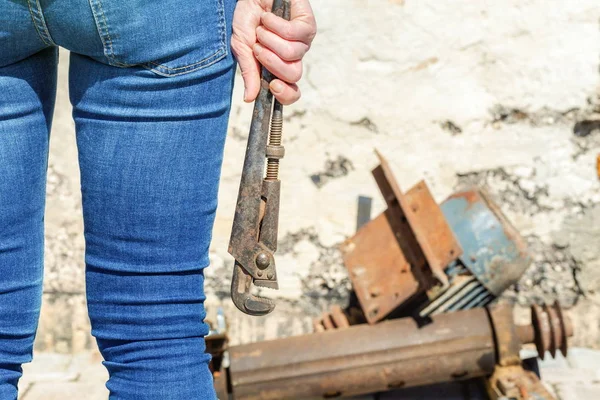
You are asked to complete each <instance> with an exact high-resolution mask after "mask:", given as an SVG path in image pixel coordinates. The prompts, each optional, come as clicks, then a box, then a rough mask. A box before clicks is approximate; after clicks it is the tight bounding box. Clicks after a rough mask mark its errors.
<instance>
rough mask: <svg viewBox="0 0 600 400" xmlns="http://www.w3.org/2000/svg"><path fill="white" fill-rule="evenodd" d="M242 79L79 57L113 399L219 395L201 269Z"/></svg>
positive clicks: (93, 276)
mask: <svg viewBox="0 0 600 400" xmlns="http://www.w3.org/2000/svg"><path fill="white" fill-rule="evenodd" d="M233 75H234V62H233V59H232V58H231V56H229V55H228V56H227V57H226V58H225V59H223V60H221V61H219V62H217V63H216V64H214V65H211V66H209V67H207V68H204V69H201V70H199V71H195V72H191V73H186V74H183V75H179V76H172V77H162V76H158V75H157V74H155V73H154V72H151V71H149V70H147V69H143V68H139V67H131V68H117V67H113V66H108V65H106V64H102V63H99V62H97V61H94V60H92V59H90V58H88V57H85V56H81V55H77V54H72V56H71V72H70V83H71V86H70V90H71V101H72V103H73V106H74V118H75V122H76V129H77V143H78V148H79V163H80V169H81V186H82V188H81V189H82V195H83V213H84V223H85V239H86V279H87V297H88V309H89V314H90V319H91V322H92V334H93V335H94V336H95V337H96V339H97V342H98V345H99V347H100V351H101V352H102V354H103V356H104V358H105V362H104V364H105V366H106V368H107V369H108V371H109V374H110V379H109V381H108V383H107V387H108V389H109V390H110V393H111V395H110V398H111V399H114V400H117V399H118V400H133V399H140V400H142V399H143V400H153V399H156V400H193V399H210V400H214V399H215V398H216V396H215V393H214V391H213V388H212V377H211V374H210V372H209V369H208V361H209V356H208V355H206V354H204V351H205V345H204V339H203V337H204V336H205V335H206V334H207V332H208V329H207V326H206V325H205V324H204V322H203V319H204V317H205V311H204V306H203V302H204V299H205V297H204V292H203V281H204V276H203V269H204V268H205V267H206V266H208V263H209V261H208V250H209V243H210V239H211V230H212V226H213V221H214V217H215V210H216V206H217V189H218V182H219V175H220V168H221V161H222V153H223V145H224V141H225V136H226V130H227V120H228V115H229V108H230V103H231V91H232V84H233Z"/></svg>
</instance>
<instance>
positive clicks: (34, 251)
mask: <svg viewBox="0 0 600 400" xmlns="http://www.w3.org/2000/svg"><path fill="white" fill-rule="evenodd" d="M57 60H58V54H57V51H56V49H53V48H49V49H46V50H44V51H42V52H40V53H37V54H35V55H33V56H30V57H28V58H26V59H24V60H22V61H19V62H17V63H13V64H11V65H9V66H6V67H2V68H0V93H1V95H0V171H2V172H1V174H2V177H1V178H0V398H2V399H9V398H13V394H14V396H15V398H16V394H15V393H16V380H17V379H18V377H19V376H20V374H21V369H20V364H21V363H23V362H28V361H31V352H32V348H33V341H34V338H35V332H36V328H37V321H38V315H39V311H40V303H41V292H42V275H43V249H44V246H43V241H44V226H43V221H44V202H45V184H46V167H47V158H48V138H49V132H50V125H51V119H52V111H53V106H54V97H55V91H56V68H57Z"/></svg>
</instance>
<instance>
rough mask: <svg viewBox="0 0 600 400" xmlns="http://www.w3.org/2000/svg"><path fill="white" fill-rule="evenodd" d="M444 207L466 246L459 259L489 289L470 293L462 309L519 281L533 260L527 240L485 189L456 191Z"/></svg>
mask: <svg viewBox="0 0 600 400" xmlns="http://www.w3.org/2000/svg"><path fill="white" fill-rule="evenodd" d="M441 209H442V212H443V213H444V216H445V217H446V220H447V221H448V223H449V224H450V227H451V228H452V231H453V232H454V234H455V235H456V237H457V238H458V241H459V243H460V245H461V246H462V248H463V254H462V256H461V257H460V262H461V263H462V264H463V265H464V266H465V267H466V268H467V269H468V270H469V271H470V272H471V273H472V274H473V275H474V276H475V278H476V279H477V280H478V281H479V282H480V283H481V284H482V285H483V286H484V287H485V289H487V291H488V292H489V293H488V294H485V293H483V291H481V290H480V289H477V290H476V294H474V293H469V295H468V297H469V300H465V304H461V307H459V308H461V309H464V308H465V307H466V308H472V307H471V306H472V305H474V304H476V303H477V304H478V303H480V302H482V301H485V298H486V295H489V294H491V295H493V297H498V296H500V295H501V294H502V292H503V291H504V290H506V289H507V288H508V287H509V286H511V285H513V284H514V283H516V282H517V281H518V280H519V278H520V277H521V276H522V275H523V272H524V271H525V269H526V268H527V267H528V266H529V265H530V263H531V258H530V256H529V254H528V252H527V247H526V243H525V241H524V240H523V238H522V237H521V236H520V235H519V233H518V232H517V230H516V229H515V228H514V227H513V226H512V225H511V224H510V222H509V221H508V220H507V219H506V217H505V216H504V215H503V214H502V212H501V211H500V209H499V208H498V207H497V206H496V205H495V204H494V203H493V202H492V201H491V200H490V199H489V197H488V196H487V195H486V194H485V193H484V192H482V191H479V190H471V191H465V192H460V193H456V194H454V195H452V196H451V197H449V198H448V199H447V200H446V201H444V202H443V203H442V204H441ZM453 308H454V307H453Z"/></svg>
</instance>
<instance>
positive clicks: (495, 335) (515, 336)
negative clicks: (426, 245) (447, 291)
mask: <svg viewBox="0 0 600 400" xmlns="http://www.w3.org/2000/svg"><path fill="white" fill-rule="evenodd" d="M544 318H545V317H544ZM549 318H550V317H549ZM557 318H560V321H555V322H553V321H551V320H548V321H547V323H542V324H539V326H535V325H534V326H532V327H528V326H527V325H526V326H523V327H520V326H516V325H515V323H514V320H513V318H512V308H510V307H509V306H497V307H493V308H489V309H487V308H475V309H472V310H465V311H458V312H455V313H452V314H440V315H436V316H434V317H432V319H431V320H430V321H429V322H428V323H424V324H423V321H416V320H414V319H412V318H402V319H394V320H387V321H384V322H381V323H379V324H376V325H369V324H361V325H354V326H350V327H345V328H344V329H333V330H327V331H324V332H321V333H316V334H309V335H302V336H296V337H290V338H286V339H278V340H272V341H266V342H259V343H253V344H248V345H242V346H234V347H231V348H229V350H228V352H229V360H230V367H229V369H228V370H227V371H221V372H220V373H219V374H218V375H216V376H215V387H220V388H225V387H226V388H229V393H220V396H221V397H220V398H222V399H227V398H231V399H233V400H241V399H247V400H258V399H261V400H275V399H278V400H279V399H323V398H334V397H348V396H354V395H360V394H366V393H376V392H384V391H388V390H392V389H397V388H402V387H411V386H422V385H428V384H434V383H443V382H452V381H456V380H463V379H470V378H476V377H485V376H492V375H493V374H494V371H496V369H497V368H509V367H511V368H512V367H516V366H520V359H519V357H518V355H519V350H520V349H521V346H522V345H523V344H526V343H536V342H537V341H538V340H539V339H540V335H548V333H549V332H552V331H551V329H552V328H551V325H552V324H553V323H556V322H558V323H559V324H562V325H563V326H570V322H569V321H568V320H567V319H566V318H564V317H562V315H561V316H557ZM563 334H565V335H567V336H569V335H571V334H572V330H569V329H568V328H566V329H565V330H564V331H563ZM549 349H550V348H549ZM511 371H515V369H514V368H512V369H511ZM224 379H225V380H227V382H223V380H224ZM523 379H526V377H525V378H523ZM527 379H529V378H527ZM496 386H497V385H496ZM227 396H230V397H227ZM548 400H549V399H548Z"/></svg>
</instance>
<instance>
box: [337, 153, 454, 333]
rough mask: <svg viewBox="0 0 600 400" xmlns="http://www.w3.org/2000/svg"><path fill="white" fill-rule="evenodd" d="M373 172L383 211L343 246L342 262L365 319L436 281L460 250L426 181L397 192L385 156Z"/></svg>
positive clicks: (374, 319) (385, 312)
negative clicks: (403, 191)
mask: <svg viewBox="0 0 600 400" xmlns="http://www.w3.org/2000/svg"><path fill="white" fill-rule="evenodd" d="M377 156H378V157H379V160H380V165H379V166H378V167H377V168H375V169H374V170H373V176H374V178H375V181H376V182H377V185H378V186H379V189H380V190H381V193H382V195H383V198H384V199H385V202H386V203H387V207H388V208H387V210H386V211H385V212H383V213H382V214H380V215H379V216H377V217H376V218H375V219H374V220H372V221H370V222H368V223H366V224H365V225H363V226H362V227H361V228H360V229H359V230H358V232H357V233H356V235H355V236H354V237H352V238H350V239H349V240H347V241H346V242H345V243H344V244H343V245H342V253H343V256H344V263H345V265H346V268H347V269H348V272H349V273H350V279H351V280H352V285H353V287H354V290H355V292H356V295H357V297H358V299H359V301H360V304H361V306H362V308H363V311H364V314H365V317H366V319H367V321H368V322H369V323H371V324H372V323H376V322H378V321H380V320H382V319H383V318H385V317H386V316H388V315H389V314H390V313H391V312H392V311H394V310H395V309H397V308H398V307H399V306H400V305H403V304H405V303H406V302H407V301H409V300H410V299H412V298H414V297H415V296H417V295H419V294H423V293H426V292H427V291H428V290H430V289H431V288H432V287H434V285H436V284H437V283H439V284H440V285H441V286H442V287H446V286H447V285H448V278H447V276H446V274H445V272H444V269H445V268H446V266H447V265H448V264H450V263H451V262H452V261H454V260H456V259H457V258H458V257H460V255H461V254H462V249H461V247H460V244H459V243H458V241H457V239H456V238H455V236H454V234H453V232H452V230H451V229H450V226H449V225H448V223H447V221H446V219H445V217H444V214H443V213H442V211H441V209H440V207H439V206H438V205H437V204H436V203H435V200H434V199H433V196H432V195H431V192H430V191H429V189H428V188H427V185H426V184H425V182H419V183H418V184H417V185H415V186H414V187H413V188H411V189H410V190H409V191H408V192H407V193H402V191H401V190H400V186H399V185H398V183H397V182H396V179H395V178H394V175H393V173H392V170H391V168H390V166H389V164H388V162H387V160H386V159H385V158H384V157H383V156H382V155H381V154H380V153H377Z"/></svg>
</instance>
